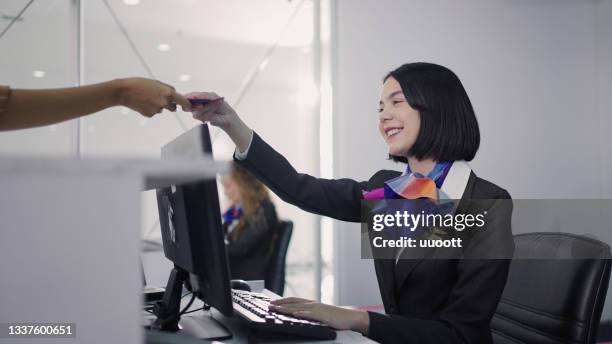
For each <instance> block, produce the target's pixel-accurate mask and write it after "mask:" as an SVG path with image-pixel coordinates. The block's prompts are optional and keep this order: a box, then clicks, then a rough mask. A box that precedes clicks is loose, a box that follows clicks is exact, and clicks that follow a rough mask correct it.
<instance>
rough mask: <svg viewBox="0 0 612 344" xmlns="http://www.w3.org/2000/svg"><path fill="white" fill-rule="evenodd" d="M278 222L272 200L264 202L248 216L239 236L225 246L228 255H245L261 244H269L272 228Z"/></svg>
mask: <svg viewBox="0 0 612 344" xmlns="http://www.w3.org/2000/svg"><path fill="white" fill-rule="evenodd" d="M277 223H278V218H277V216H276V210H275V209H274V204H272V202H269V201H268V202H264V203H262V205H261V207H259V209H258V210H257V212H256V213H255V214H254V215H253V216H251V217H250V218H248V219H247V220H246V222H245V225H244V226H245V227H244V228H243V229H242V231H241V232H240V236H239V237H238V239H236V240H235V241H234V240H232V241H230V242H229V245H228V246H227V254H228V255H229V256H230V257H246V256H248V255H249V254H250V253H251V252H252V251H253V250H254V249H257V248H259V247H260V246H261V245H266V246H268V245H269V242H270V240H272V235H273V230H274V228H275V227H276V225H277Z"/></svg>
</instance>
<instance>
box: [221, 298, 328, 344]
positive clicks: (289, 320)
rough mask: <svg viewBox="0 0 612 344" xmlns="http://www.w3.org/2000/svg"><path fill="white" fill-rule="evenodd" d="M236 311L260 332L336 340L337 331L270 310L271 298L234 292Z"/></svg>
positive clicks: (252, 327) (314, 322)
mask: <svg viewBox="0 0 612 344" xmlns="http://www.w3.org/2000/svg"><path fill="white" fill-rule="evenodd" d="M232 301H233V304H234V311H235V312H236V313H237V314H238V315H240V316H241V317H242V318H244V319H246V320H247V322H248V323H249V326H250V327H251V329H253V330H256V331H260V332H276V333H285V334H294V335H300V336H304V337H310V338H316V339H335V338H336V331H334V329H332V328H331V327H329V326H326V325H324V324H321V323H319V322H316V321H310V320H305V319H299V318H294V317H292V316H289V315H284V314H280V313H276V312H272V311H269V310H268V305H269V304H270V298H269V297H267V296H265V295H263V294H260V293H253V292H249V291H243V290H236V289H233V290H232Z"/></svg>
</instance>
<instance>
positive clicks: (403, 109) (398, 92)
mask: <svg viewBox="0 0 612 344" xmlns="http://www.w3.org/2000/svg"><path fill="white" fill-rule="evenodd" d="M420 127H421V117H420V116H419V112H418V111H416V110H415V109H413V108H412V107H410V105H409V104H408V102H407V101H406V98H404V93H403V92H402V88H401V86H400V84H399V82H397V80H395V79H394V78H393V77H389V78H387V81H385V83H384V84H383V88H382V95H381V97H380V105H379V108H378V130H379V132H380V134H381V135H382V137H383V139H384V140H385V142H386V143H387V146H388V147H389V154H391V155H395V156H404V157H408V152H409V151H410V148H412V146H413V145H414V143H415V142H416V139H417V136H418V135H419V129H420Z"/></svg>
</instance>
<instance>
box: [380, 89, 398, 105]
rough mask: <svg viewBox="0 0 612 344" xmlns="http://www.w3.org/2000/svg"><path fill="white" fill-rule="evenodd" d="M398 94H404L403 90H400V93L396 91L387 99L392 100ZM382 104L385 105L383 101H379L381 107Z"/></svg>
mask: <svg viewBox="0 0 612 344" xmlns="http://www.w3.org/2000/svg"><path fill="white" fill-rule="evenodd" d="M398 94H403V92H402V91H401V90H399V91H395V92H393V93H391V94H390V95H389V96H388V97H387V99H391V98H393V97H395V96H397V95H398ZM382 103H383V101H382V100H379V101H378V104H379V105H381V104H382Z"/></svg>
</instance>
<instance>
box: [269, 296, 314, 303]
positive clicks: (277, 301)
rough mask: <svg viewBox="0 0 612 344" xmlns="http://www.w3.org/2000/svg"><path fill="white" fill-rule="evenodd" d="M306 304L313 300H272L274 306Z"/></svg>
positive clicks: (289, 298)
mask: <svg viewBox="0 0 612 344" xmlns="http://www.w3.org/2000/svg"><path fill="white" fill-rule="evenodd" d="M304 302H312V301H311V300H306V299H302V298H299V297H285V298H282V299H277V300H272V301H270V303H271V304H273V305H286V304H290V303H304Z"/></svg>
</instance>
